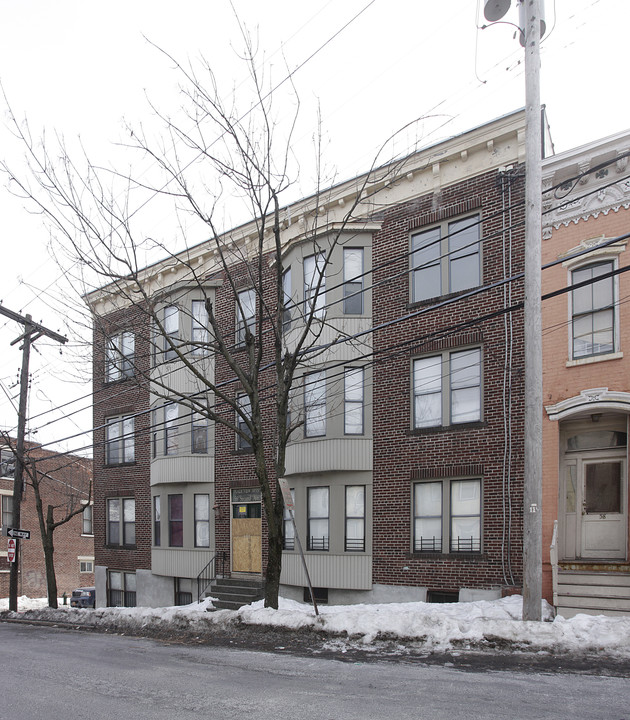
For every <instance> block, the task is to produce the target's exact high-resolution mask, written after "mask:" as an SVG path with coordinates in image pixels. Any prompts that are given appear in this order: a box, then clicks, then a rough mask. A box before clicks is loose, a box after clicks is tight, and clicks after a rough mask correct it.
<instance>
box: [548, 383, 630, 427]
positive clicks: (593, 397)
mask: <svg viewBox="0 0 630 720" xmlns="http://www.w3.org/2000/svg"><path fill="white" fill-rule="evenodd" d="M545 410H546V411H547V417H548V418H549V420H555V421H557V420H564V419H565V418H568V417H575V416H580V415H583V416H588V415H590V414H592V413H601V412H610V411H613V410H616V411H618V412H622V413H629V414H630V393H627V392H619V391H615V390H609V389H608V388H607V387H601V388H590V389H589V390H582V392H581V393H580V394H579V395H576V396H574V397H571V398H567V399H566V400H561V401H560V402H558V403H556V404H555V405H547V406H545Z"/></svg>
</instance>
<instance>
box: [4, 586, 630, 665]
mask: <svg viewBox="0 0 630 720" xmlns="http://www.w3.org/2000/svg"><path fill="white" fill-rule="evenodd" d="M46 605H47V602H46V600H45V599H43V600H31V599H29V598H26V597H21V598H19V600H18V608H19V610H20V613H18V616H19V615H21V613H24V612H26V613H27V617H30V618H33V619H42V620H50V621H54V622H69V623H73V624H75V623H76V624H77V625H78V624H90V625H95V626H97V627H99V628H106V629H111V630H114V631H121V632H137V633H140V634H141V633H142V631H143V630H145V629H151V630H153V631H156V630H161V631H169V632H173V633H177V632H182V633H186V634H190V633H193V634H194V633H203V632H204V631H211V630H212V628H219V629H225V630H227V629H229V628H234V629H235V626H241V627H243V626H268V627H274V628H277V629H286V630H289V631H300V630H302V629H309V630H313V631H315V632H319V633H322V634H324V635H328V636H329V637H330V638H331V640H334V641H335V642H337V643H338V641H339V640H340V639H341V640H343V641H344V642H345V641H347V642H351V643H352V644H360V645H361V646H362V647H364V648H366V649H369V648H370V647H375V646H376V645H378V644H379V643H382V642H394V643H399V644H400V645H403V644H413V645H414V647H416V648H418V647H422V648H425V649H426V650H427V651H429V652H430V651H448V650H453V649H458V650H461V649H467V648H470V649H483V648H484V647H485V648H488V647H502V648H504V647H510V648H512V649H517V650H521V651H529V652H548V653H553V654H558V653H605V654H608V655H611V656H615V657H630V617H629V618H623V617H604V616H602V615H599V616H591V615H577V616H576V617H574V618H572V619H570V620H566V619H564V618H561V617H557V618H555V620H554V619H553V617H552V616H553V613H552V609H551V607H550V606H549V605H548V604H547V603H544V602H543V617H544V619H545V620H546V622H542V623H538V622H523V621H522V620H521V615H522V598H521V597H520V596H518V595H513V596H511V597H506V598H503V599H501V600H494V601H486V600H483V601H477V602H468V603H449V604H439V605H438V604H432V603H422V602H414V603H389V604H382V605H330V606H329V605H323V606H320V608H319V612H320V615H319V617H316V616H315V614H314V612H313V608H312V606H310V605H305V604H303V603H298V602H294V601H292V600H286V599H284V598H281V599H280V607H279V608H278V610H272V609H271V608H265V607H263V602H262V601H260V602H257V603H254V604H253V605H247V606H245V607H242V608H241V609H240V610H235V611H233V610H215V611H214V612H208V610H212V609H213V608H212V601H211V599H208V600H206V601H204V602H202V603H200V604H198V603H193V604H192V605H186V606H182V607H166V608H146V607H145V608H99V609H96V610H75V609H71V608H69V607H67V606H66V607H64V606H62V605H61V604H60V608H59V610H51V609H49V608H47V607H46ZM7 609H8V600H6V599H5V600H0V611H6V610H7ZM9 616H15V615H13V614H9Z"/></svg>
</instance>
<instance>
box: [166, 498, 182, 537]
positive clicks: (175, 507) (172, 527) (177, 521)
mask: <svg viewBox="0 0 630 720" xmlns="http://www.w3.org/2000/svg"><path fill="white" fill-rule="evenodd" d="M168 544H169V546H170V547H183V545H184V496H183V495H181V494H178V495H169V496H168Z"/></svg>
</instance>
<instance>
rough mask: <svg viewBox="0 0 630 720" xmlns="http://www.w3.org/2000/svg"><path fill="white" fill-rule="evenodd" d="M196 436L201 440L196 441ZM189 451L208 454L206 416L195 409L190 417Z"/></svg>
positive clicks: (195, 453)
mask: <svg viewBox="0 0 630 720" xmlns="http://www.w3.org/2000/svg"><path fill="white" fill-rule="evenodd" d="M198 436H199V438H201V439H203V442H201V440H200V441H199V442H197V437H198ZM190 452H191V453H192V454H193V455H207V454H208V417H207V416H206V415H204V414H203V413H201V412H198V411H196V410H193V412H192V416H191V418H190Z"/></svg>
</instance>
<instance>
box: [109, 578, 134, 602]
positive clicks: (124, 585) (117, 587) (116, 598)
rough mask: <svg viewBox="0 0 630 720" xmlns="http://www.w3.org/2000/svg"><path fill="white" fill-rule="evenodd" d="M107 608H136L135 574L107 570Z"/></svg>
mask: <svg viewBox="0 0 630 720" xmlns="http://www.w3.org/2000/svg"><path fill="white" fill-rule="evenodd" d="M107 580H108V582H107V605H108V607H136V574H135V573H128V572H120V571H118V570H109V571H108V573H107Z"/></svg>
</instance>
